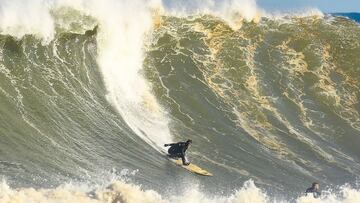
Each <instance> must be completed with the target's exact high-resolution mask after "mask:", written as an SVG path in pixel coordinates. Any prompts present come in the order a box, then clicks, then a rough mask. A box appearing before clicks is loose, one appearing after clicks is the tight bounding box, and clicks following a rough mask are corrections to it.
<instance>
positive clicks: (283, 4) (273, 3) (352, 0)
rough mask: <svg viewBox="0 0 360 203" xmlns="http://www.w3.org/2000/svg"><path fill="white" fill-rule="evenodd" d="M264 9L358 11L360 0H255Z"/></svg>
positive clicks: (359, 9)
mask: <svg viewBox="0 0 360 203" xmlns="http://www.w3.org/2000/svg"><path fill="white" fill-rule="evenodd" d="M256 3H257V5H258V7H260V8H263V9H265V10H266V11H295V10H301V9H307V8H317V9H319V10H320V11H322V12H325V13H335V12H360V0H257V1H256Z"/></svg>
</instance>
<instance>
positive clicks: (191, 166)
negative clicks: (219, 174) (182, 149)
mask: <svg viewBox="0 0 360 203" xmlns="http://www.w3.org/2000/svg"><path fill="white" fill-rule="evenodd" d="M170 160H171V161H173V162H174V163H175V164H176V165H178V166H181V167H183V168H185V169H186V170H188V171H190V172H192V173H196V174H198V175H202V176H213V174H212V173H210V172H208V171H206V170H204V169H202V168H200V167H199V166H197V165H195V164H192V163H190V164H189V165H187V166H185V165H183V164H182V161H181V159H170Z"/></svg>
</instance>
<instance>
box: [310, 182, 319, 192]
mask: <svg viewBox="0 0 360 203" xmlns="http://www.w3.org/2000/svg"><path fill="white" fill-rule="evenodd" d="M312 188H314V189H315V190H318V189H319V188H320V186H319V183H317V182H313V184H312Z"/></svg>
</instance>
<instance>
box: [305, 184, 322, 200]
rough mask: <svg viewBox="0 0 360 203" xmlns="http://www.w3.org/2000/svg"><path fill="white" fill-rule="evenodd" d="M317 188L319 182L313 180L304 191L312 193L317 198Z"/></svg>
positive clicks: (318, 195) (318, 193)
mask: <svg viewBox="0 0 360 203" xmlns="http://www.w3.org/2000/svg"><path fill="white" fill-rule="evenodd" d="M319 188H320V186H319V183H317V182H313V184H312V186H311V187H309V188H308V189H306V192H305V193H306V194H308V193H312V194H313V195H314V198H318V197H320V192H319Z"/></svg>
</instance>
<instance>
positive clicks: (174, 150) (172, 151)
mask: <svg viewBox="0 0 360 203" xmlns="http://www.w3.org/2000/svg"><path fill="white" fill-rule="evenodd" d="M165 146H166V147H167V146H170V148H169V149H168V153H169V157H171V158H181V160H182V162H183V164H184V165H188V164H189V163H187V162H186V158H185V151H186V150H187V149H188V146H189V145H188V144H187V143H186V142H178V143H172V144H166V145H165Z"/></svg>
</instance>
